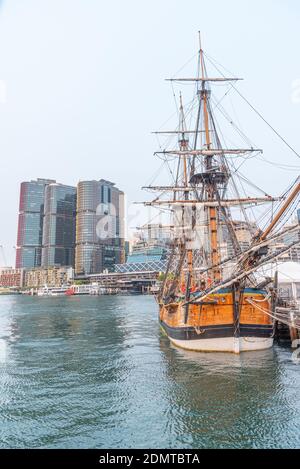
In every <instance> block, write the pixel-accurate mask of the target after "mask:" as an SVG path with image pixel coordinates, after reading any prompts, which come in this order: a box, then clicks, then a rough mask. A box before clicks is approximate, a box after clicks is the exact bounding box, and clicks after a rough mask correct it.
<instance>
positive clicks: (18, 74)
mask: <svg viewBox="0 0 300 469" xmlns="http://www.w3.org/2000/svg"><path fill="white" fill-rule="evenodd" d="M299 20H300V3H299V2H298V1H297V0H263V1H261V0H251V1H247V0H242V1H241V0H236V1H235V0H227V1H226V2H224V1H222V0H210V1H204V0H184V1H183V0H126V1H124V0H119V1H116V0H115V1H114V0H110V1H104V0H103V1H102V0H42V1H41V0H2V1H1V0H0V172H1V183H0V220H1V229H0V244H1V245H3V246H4V247H5V252H6V257H7V263H8V264H13V263H14V251H13V246H14V245H15V243H16V230H17V211H18V198H19V184H20V182H21V181H23V180H30V179H35V178H37V177H44V178H53V179H56V180H57V181H58V182H62V183H66V184H69V185H75V184H76V183H77V182H78V180H80V179H81V180H83V179H100V178H104V179H109V180H112V181H114V182H116V184H117V185H118V187H119V188H120V189H122V190H124V191H125V192H126V194H127V196H128V200H129V202H131V201H133V200H141V199H142V198H143V195H142V193H141V191H140V187H141V186H142V185H143V184H145V183H147V182H148V181H149V179H150V178H151V174H153V173H154V172H155V171H156V170H157V168H158V167H159V162H158V161H156V160H155V158H154V157H153V156H152V154H153V152H154V151H155V150H156V149H157V141H156V139H155V138H154V137H153V135H151V133H150V132H151V131H152V130H155V129H157V128H159V127H160V126H161V125H162V124H163V122H164V121H165V120H166V119H167V118H168V117H169V116H170V115H172V113H173V112H174V99H173V96H172V88H170V85H169V84H168V83H167V82H165V81H164V78H167V77H170V76H173V75H174V74H175V73H176V71H177V70H178V69H180V67H181V66H182V65H183V64H184V63H185V62H187V61H188V60H189V59H190V58H191V57H192V56H193V55H194V54H195V53H196V51H197V48H198V37H197V31H198V30H199V29H200V30H201V33H202V41H203V45H204V48H205V50H206V52H207V53H208V54H209V55H210V56H212V57H214V58H215V59H216V60H217V61H219V62H221V63H222V64H223V65H224V66H225V67H227V68H228V69H229V70H231V71H232V72H233V73H234V74H235V75H237V76H241V77H243V78H244V79H245V81H244V82H242V83H240V84H239V89H240V90H241V91H242V92H243V94H245V95H246V96H247V98H249V99H250V101H251V102H252V103H254V104H255V105H256V106H257V107H258V109H259V110H260V111H261V112H262V113H263V115H264V116H265V117H266V118H267V119H268V120H269V121H270V122H271V123H272V125H274V126H275V127H276V128H277V129H278V130H279V131H280V132H281V133H282V134H283V135H284V136H285V137H286V138H287V139H288V141H289V142H290V143H291V144H292V145H293V146H295V148H296V149H297V150H298V151H300V141H299V117H300V102H299V101H300V99H299V98H300V93H299V94H298V93H297V86H298V87H299V88H300V85H299V84H298V83H297V80H298V81H299V83H300V59H299V45H300V28H299ZM193 66H194V64H193ZM293 87H296V89H293ZM238 106H239V104H238V102H237V103H236V104H235V110H236V112H237V113H238V115H239V121H242V124H243V130H244V131H245V132H246V133H247V134H248V135H249V137H250V138H251V139H252V140H253V141H254V142H255V143H256V144H257V145H258V146H259V147H261V148H264V151H265V153H264V154H265V156H266V157H267V158H269V159H270V160H272V161H274V162H277V163H278V162H284V163H286V164H292V165H299V160H298V159H297V158H296V157H295V156H293V154H291V152H289V151H288V150H287V148H285V147H284V145H282V143H281V142H280V141H279V140H278V139H277V138H276V137H275V136H274V135H273V134H272V133H271V132H270V131H269V129H268V128H267V127H266V126H265V125H264V124H263V123H262V122H261V121H259V120H258V119H256V118H255V120H253V119H252V117H248V114H247V111H246V110H245V109H244V107H243V106H241V108H240V109H239V107H238ZM250 173H251V174H250ZM296 173H297V171H296V170H295V171H294V173H293V172H292V171H283V170H281V171H278V168H274V167H273V166H271V165H270V164H262V165H257V164H256V163H255V164H254V165H253V167H252V168H251V169H249V174H248V175H250V176H251V177H252V179H253V180H254V181H255V182H256V183H257V184H260V185H265V187H266V190H267V191H268V192H273V193H275V195H276V194H278V193H280V192H281V190H283V189H284V188H285V187H286V186H287V185H288V184H289V182H290V181H291V180H292V179H294V178H295V177H296ZM133 224H134V222H133ZM1 264H3V259H2V256H1V252H0V265H1Z"/></svg>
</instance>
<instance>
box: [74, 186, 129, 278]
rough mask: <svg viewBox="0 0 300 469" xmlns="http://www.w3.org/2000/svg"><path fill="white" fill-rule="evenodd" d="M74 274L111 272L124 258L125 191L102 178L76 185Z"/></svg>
mask: <svg viewBox="0 0 300 469" xmlns="http://www.w3.org/2000/svg"><path fill="white" fill-rule="evenodd" d="M75 259H76V260H75V272H76V273H77V274H93V273H100V272H103V271H105V270H108V271H113V270H114V266H115V264H118V263H120V262H122V261H123V259H124V193H123V192H122V191H120V190H119V189H118V188H117V187H115V185H114V184H113V183H112V182H110V181H106V180H104V179H101V180H100V181H81V182H79V184H78V187H77V218H76V256H75Z"/></svg>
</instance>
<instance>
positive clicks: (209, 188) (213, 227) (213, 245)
mask: <svg viewBox="0 0 300 469" xmlns="http://www.w3.org/2000/svg"><path fill="white" fill-rule="evenodd" d="M199 53H200V65H201V75H202V82H201V91H200V99H201V100H202V102H203V113H204V130H205V146H206V149H207V150H208V151H209V150H210V149H211V138H210V129H209V114H208V99H209V93H210V90H209V89H207V87H206V81H205V78H207V76H206V72H205V65H204V57H203V49H202V46H201V40H200V52H199ZM200 105H201V104H200ZM212 159H213V156H206V157H205V169H206V171H207V172H209V171H211V169H212ZM205 189H206V194H207V200H209V201H210V200H211V201H214V200H215V199H216V187H215V185H214V184H213V183H212V182H209V183H208V184H206V187H205ZM207 211H208V231H209V235H210V255H211V263H212V267H213V269H212V280H213V281H214V283H218V282H219V281H220V278H221V272H220V268H219V267H215V266H217V265H218V264H219V263H220V253H219V249H218V220H217V217H218V211H217V208H216V207H208V208H207Z"/></svg>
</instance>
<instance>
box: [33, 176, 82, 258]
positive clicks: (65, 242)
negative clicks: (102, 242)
mask: <svg viewBox="0 0 300 469" xmlns="http://www.w3.org/2000/svg"><path fill="white" fill-rule="evenodd" d="M75 230H76V188H75V187H72V186H66V185H63V184H49V185H48V186H47V187H46V188H45V197H44V222H43V239H42V245H43V247H42V262H41V265H42V267H49V266H54V265H60V266H74V263H75Z"/></svg>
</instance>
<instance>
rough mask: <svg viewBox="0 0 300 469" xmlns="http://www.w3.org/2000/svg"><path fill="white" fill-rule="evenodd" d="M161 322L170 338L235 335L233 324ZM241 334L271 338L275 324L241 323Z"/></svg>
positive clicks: (184, 338) (208, 337) (187, 338)
mask: <svg viewBox="0 0 300 469" xmlns="http://www.w3.org/2000/svg"><path fill="white" fill-rule="evenodd" d="M160 324H161V326H162V327H163V329H164V330H165V332H166V333H167V335H168V336H169V337H170V338H172V339H177V340H202V339H218V338H220V339H221V338H224V337H233V336H234V326H233V324H224V325H218V326H202V327H199V328H197V329H196V328H194V327H190V326H186V327H170V326H168V325H167V324H166V323H165V322H163V321H160ZM239 336H240V337H262V338H271V337H272V336H273V326H272V325H260V324H254V325H253V324H240V334H239Z"/></svg>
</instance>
